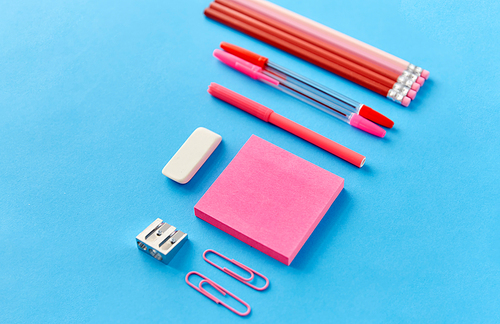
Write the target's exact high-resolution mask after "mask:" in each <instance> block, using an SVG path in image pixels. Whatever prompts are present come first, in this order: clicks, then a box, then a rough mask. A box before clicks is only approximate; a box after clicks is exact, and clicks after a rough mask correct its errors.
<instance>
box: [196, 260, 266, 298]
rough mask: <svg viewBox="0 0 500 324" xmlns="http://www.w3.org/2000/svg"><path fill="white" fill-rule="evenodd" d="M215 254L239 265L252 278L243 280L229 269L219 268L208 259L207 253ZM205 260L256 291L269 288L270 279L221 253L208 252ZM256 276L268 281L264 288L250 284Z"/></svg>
mask: <svg viewBox="0 0 500 324" xmlns="http://www.w3.org/2000/svg"><path fill="white" fill-rule="evenodd" d="M209 252H210V253H213V254H215V255H218V256H219V257H221V258H223V259H225V260H227V261H229V262H231V263H232V264H235V265H237V266H238V267H240V268H241V269H243V270H245V271H247V272H248V273H249V274H250V278H243V277H242V276H240V275H239V274H236V273H235V272H234V271H231V270H229V269H228V268H222V267H221V266H218V265H217V264H215V263H213V262H212V261H210V260H208V259H207V256H206V255H207V253H209ZM203 259H204V260H205V261H207V262H208V263H210V264H211V265H213V266H214V267H216V268H217V269H219V270H221V271H223V272H225V273H227V274H228V275H230V276H231V277H233V278H235V279H236V280H238V281H241V282H242V283H244V284H245V285H247V286H249V287H251V288H253V289H255V290H259V291H262V290H264V289H266V288H267V287H269V279H267V278H266V277H265V276H264V275H262V274H260V273H258V272H257V271H255V270H253V269H250V268H249V267H247V266H246V265H244V264H242V263H240V262H238V261H236V260H234V259H232V260H230V259H229V258H228V257H226V256H224V255H222V254H220V253H219V252H217V251H214V250H206V251H205V252H203ZM254 275H258V276H259V277H261V278H262V279H264V280H265V281H266V284H265V285H264V286H263V287H255V286H254V285H251V284H250V283H249V281H252V280H253V278H254Z"/></svg>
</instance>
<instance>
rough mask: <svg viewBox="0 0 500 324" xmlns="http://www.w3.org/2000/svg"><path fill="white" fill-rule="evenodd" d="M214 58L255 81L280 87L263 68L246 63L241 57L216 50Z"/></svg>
mask: <svg viewBox="0 0 500 324" xmlns="http://www.w3.org/2000/svg"><path fill="white" fill-rule="evenodd" d="M214 56H215V57H216V58H218V59H219V60H220V61H221V62H223V63H224V64H227V65H229V66H230V67H232V68H233V69H235V70H238V71H240V72H241V73H243V74H246V75H248V76H249V77H251V78H252V79H254V80H261V81H262V80H265V81H267V82H269V83H271V84H274V85H278V84H279V81H278V80H275V79H273V78H271V77H269V76H267V75H265V74H263V73H262V72H261V71H262V68H261V67H260V66H258V65H255V64H252V63H250V62H247V61H245V60H244V59H242V58H241V57H238V56H236V55H233V54H231V53H228V52H225V51H221V50H220V49H216V50H214Z"/></svg>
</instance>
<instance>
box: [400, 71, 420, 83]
mask: <svg viewBox="0 0 500 324" xmlns="http://www.w3.org/2000/svg"><path fill="white" fill-rule="evenodd" d="M401 76H404V77H405V78H407V79H408V80H411V82H415V81H417V79H418V76H417V75H415V74H413V73H411V72H408V71H403V73H401Z"/></svg>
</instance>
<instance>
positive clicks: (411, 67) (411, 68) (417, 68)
mask: <svg viewBox="0 0 500 324" xmlns="http://www.w3.org/2000/svg"><path fill="white" fill-rule="evenodd" d="M406 71H408V72H410V73H413V74H415V75H416V76H417V77H419V76H420V75H421V74H422V71H423V69H422V68H421V67H420V66H416V65H414V64H411V63H410V64H408V67H407V68H406Z"/></svg>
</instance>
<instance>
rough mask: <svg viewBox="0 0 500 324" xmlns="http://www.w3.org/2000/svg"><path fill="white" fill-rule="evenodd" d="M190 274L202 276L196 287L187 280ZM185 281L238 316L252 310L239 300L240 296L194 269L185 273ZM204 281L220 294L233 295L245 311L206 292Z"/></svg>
mask: <svg viewBox="0 0 500 324" xmlns="http://www.w3.org/2000/svg"><path fill="white" fill-rule="evenodd" d="M191 275H197V276H200V277H201V278H203V280H202V281H200V283H199V284H198V287H196V286H195V285H193V284H192V283H191V282H189V276H191ZM186 283H187V284H188V285H190V286H191V287H193V288H194V289H195V290H197V291H199V292H200V293H202V294H203V295H205V296H207V297H208V298H210V299H211V300H212V301H214V302H215V303H216V304H221V305H222V306H224V307H226V308H227V309H229V310H230V311H231V312H233V313H235V314H236V315H240V316H247V315H248V314H250V311H251V310H252V309H251V308H250V305H248V304H247V303H245V302H244V301H243V300H241V299H240V298H238V297H237V296H235V295H233V294H232V293H231V292H230V291H229V290H227V289H226V288H223V287H222V286H220V285H219V284H218V283H216V282H214V281H212V280H210V279H208V278H207V277H205V276H204V275H202V274H201V273H198V272H196V271H191V272H190V273H188V274H187V275H186ZM204 283H207V284H209V285H210V286H212V287H214V288H215V289H217V291H218V292H220V293H221V294H222V295H224V296H225V295H226V294H228V295H229V296H231V297H233V298H234V299H236V300H237V301H239V302H240V303H242V304H243V305H245V306H246V308H247V310H246V312H244V313H242V312H239V311H237V310H236V309H234V308H232V307H231V306H229V305H228V304H226V303H224V302H223V301H220V300H219V299H217V298H216V297H214V296H213V295H212V294H210V293H209V292H207V291H206V290H205V289H204V288H203V284H204Z"/></svg>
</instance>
